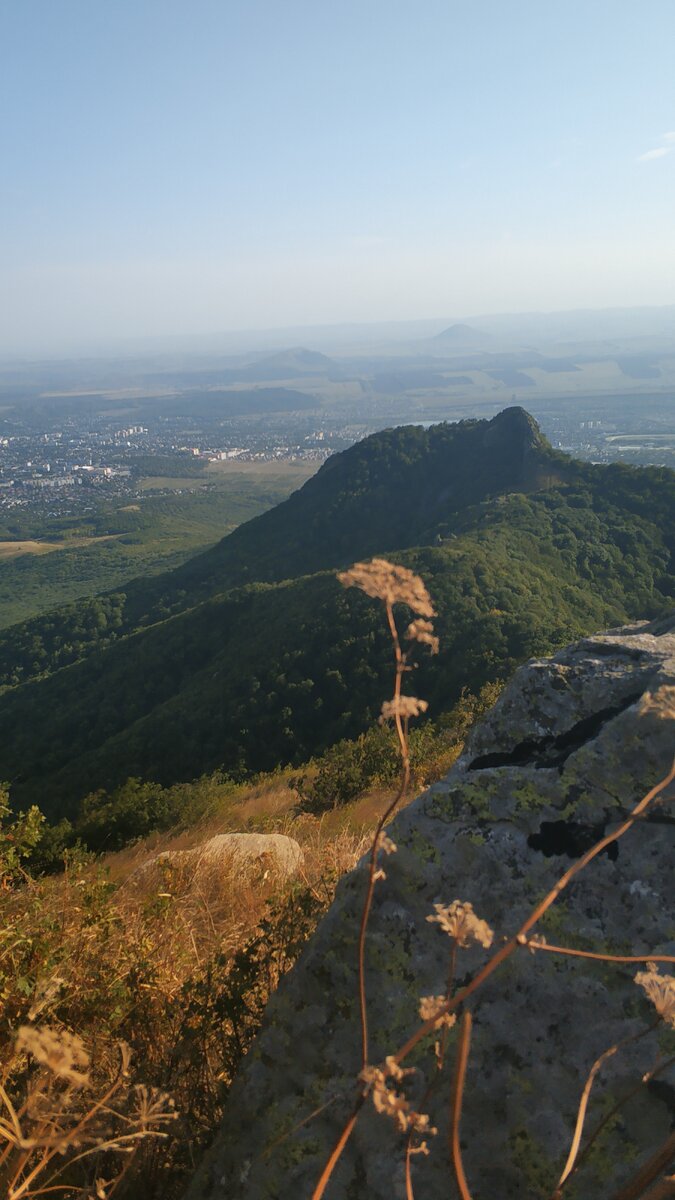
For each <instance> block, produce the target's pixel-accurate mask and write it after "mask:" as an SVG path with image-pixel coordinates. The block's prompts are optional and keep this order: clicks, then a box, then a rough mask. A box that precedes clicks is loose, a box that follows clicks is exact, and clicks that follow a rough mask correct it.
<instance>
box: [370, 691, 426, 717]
mask: <svg viewBox="0 0 675 1200" xmlns="http://www.w3.org/2000/svg"><path fill="white" fill-rule="evenodd" d="M428 707H429V705H428V703H427V701H426V700H418V699H417V696H394V699H393V700H385V701H384V703H383V705H382V713H381V720H382V721H388V720H390V719H391V718H393V717H401V719H402V720H408V718H409V717H419V716H420V714H421V713H425V712H426V711H427V709H428Z"/></svg>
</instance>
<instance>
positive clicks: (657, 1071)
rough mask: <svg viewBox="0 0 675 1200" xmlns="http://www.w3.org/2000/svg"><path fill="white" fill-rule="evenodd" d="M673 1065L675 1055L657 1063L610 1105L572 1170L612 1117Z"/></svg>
mask: <svg viewBox="0 0 675 1200" xmlns="http://www.w3.org/2000/svg"><path fill="white" fill-rule="evenodd" d="M673 1063H675V1055H673V1057H672V1058H667V1059H665V1061H664V1062H661V1063H658V1064H657V1066H655V1067H652V1069H651V1071H647V1072H646V1074H644V1075H643V1076H642V1079H640V1080H639V1082H638V1083H636V1084H635V1086H634V1087H632V1088H631V1089H630V1091H628V1092H625V1093H624V1095H623V1096H621V1098H620V1099H619V1100H617V1102H616V1104H614V1105H612V1107H611V1108H610V1110H609V1112H608V1113H605V1116H604V1117H603V1118H602V1120H601V1121H599V1122H598V1124H597V1125H596V1127H595V1129H594V1130H593V1132H592V1134H591V1135H590V1137H589V1139H588V1141H587V1142H586V1145H585V1146H584V1148H583V1150H582V1151H581V1154H580V1155H579V1157H578V1158H577V1161H576V1165H575V1168H574V1169H575V1171H578V1170H579V1167H580V1166H581V1164H582V1162H583V1161H584V1159H585V1158H586V1156H587V1155H588V1153H589V1152H590V1149H591V1147H592V1146H593V1144H594V1142H595V1141H596V1140H597V1139H598V1138H599V1136H600V1134H601V1133H602V1131H603V1129H604V1128H605V1127H606V1126H607V1125H608V1124H609V1122H610V1121H611V1119H612V1117H614V1116H616V1114H617V1113H618V1112H619V1110H620V1109H622V1108H623V1106H624V1104H627V1103H628V1101H629V1100H631V1099H632V1098H633V1096H635V1095H637V1093H638V1092H639V1091H640V1090H641V1089H642V1088H643V1087H644V1086H645V1085H646V1084H648V1083H650V1082H651V1080H652V1079H656V1077H657V1075H661V1074H662V1073H663V1071H667V1070H668V1067H672V1065H673Z"/></svg>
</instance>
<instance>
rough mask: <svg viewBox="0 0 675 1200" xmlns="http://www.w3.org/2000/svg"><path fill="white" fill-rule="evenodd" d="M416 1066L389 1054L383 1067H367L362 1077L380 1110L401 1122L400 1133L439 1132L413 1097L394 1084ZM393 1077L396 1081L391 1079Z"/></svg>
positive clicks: (376, 1106)
mask: <svg viewBox="0 0 675 1200" xmlns="http://www.w3.org/2000/svg"><path fill="white" fill-rule="evenodd" d="M413 1074H414V1069H411V1068H409V1067H408V1068H403V1067H400V1066H399V1064H398V1063H397V1062H396V1059H395V1058H394V1057H393V1056H392V1055H390V1056H389V1057H388V1058H385V1060H384V1064H383V1066H381V1067H370V1066H367V1067H364V1068H363V1070H362V1072H361V1074H360V1075H359V1079H360V1080H361V1082H362V1083H365V1084H366V1085H367V1087H368V1089H369V1091H370V1094H371V1096H372V1098H373V1104H374V1105H375V1108H376V1110H377V1112H379V1113H383V1114H384V1116H385V1117H389V1118H390V1119H391V1120H392V1121H394V1122H395V1124H396V1125H397V1126H398V1129H399V1130H400V1132H401V1133H408V1132H410V1131H411V1130H412V1131H414V1132H415V1133H422V1134H426V1135H427V1136H428V1135H430V1134H434V1133H436V1130H435V1129H434V1128H433V1126H432V1125H431V1123H430V1121H429V1117H428V1116H427V1114H426V1113H418V1112H415V1111H414V1109H413V1107H412V1105H411V1103H410V1101H409V1100H406V1098H405V1096H404V1095H403V1094H402V1092H398V1091H397V1090H396V1088H395V1086H394V1084H395V1083H399V1082H400V1081H401V1080H402V1079H404V1078H405V1076H406V1075H413ZM392 1081H393V1082H392Z"/></svg>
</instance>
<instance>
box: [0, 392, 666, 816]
mask: <svg viewBox="0 0 675 1200" xmlns="http://www.w3.org/2000/svg"><path fill="white" fill-rule="evenodd" d="M674 515H675V475H674V474H673V472H670V471H667V470H665V469H656V468H647V469H645V468H643V469H631V468H627V467H622V466H610V467H594V466H591V465H589V464H582V463H577V462H574V461H573V460H571V459H568V458H566V457H565V456H563V455H560V454H557V453H555V452H554V451H552V450H551V448H550V447H549V446H548V444H547V443H546V441H545V439H543V438H542V436H541V434H540V433H539V431H538V429H537V427H536V425H535V423H534V422H533V421H532V419H531V418H530V417H528V416H527V414H526V413H524V412H523V410H522V409H512V410H507V411H506V412H505V413H502V414H500V416H499V417H497V418H495V419H494V420H493V421H490V422H487V421H470V422H463V423H460V424H459V425H455V426H451V425H445V426H436V427H432V428H431V429H429V430H423V429H420V428H418V427H406V428H403V429H399V430H390V431H386V432H385V433H382V434H376V435H374V436H373V437H371V438H368V439H366V440H365V441H364V442H362V443H359V444H358V445H357V446H355V447H353V448H352V449H350V450H348V451H345V452H344V453H342V454H340V455H336V456H335V457H334V458H333V459H331V460H329V461H328V463H327V464H326V465H325V466H324V467H323V468H322V470H321V471H320V472H319V473H318V474H317V476H315V477H314V478H313V479H311V480H310V481H309V482H308V483H307V484H305V486H304V487H303V488H302V489H300V491H298V492H296V493H294V495H293V496H291V497H290V498H289V500H287V501H285V502H284V503H283V504H281V505H278V506H277V507H276V508H275V509H272V510H271V511H270V512H268V513H266V514H264V515H262V516H261V517H258V518H255V519H254V520H252V521H249V522H248V523H247V524H246V525H244V526H240V527H239V528H238V529H237V530H236V531H235V532H234V533H232V534H230V535H229V536H228V537H227V538H225V539H223V541H221V542H220V543H218V545H217V546H215V547H214V548H213V549H212V550H210V551H207V552H206V553H205V554H201V555H198V556H196V557H195V558H194V559H192V560H190V561H189V562H188V563H186V564H185V565H184V566H182V567H180V568H178V569H177V570H175V571H173V572H170V573H168V574H165V575H162V576H158V577H156V578H155V579H152V580H148V581H134V582H133V583H132V584H130V585H129V586H128V587H126V588H125V589H124V592H123V593H120V592H116V593H112V594H109V595H108V596H104V597H101V598H99V599H97V600H95V601H91V602H84V603H81V604H78V605H74V606H71V608H70V609H69V610H67V611H66V612H56V613H54V614H51V615H50V616H49V617H47V618H43V619H41V620H40V619H38V620H36V621H33V622H29V623H27V624H26V625H24V626H19V627H15V628H14V629H13V630H11V631H8V633H7V635H5V636H4V637H3V639H2V642H1V643H0V661H1V663H2V669H3V675H4V679H5V682H10V681H12V680H22V679H29V677H30V676H31V675H33V676H35V678H33V679H32V681H30V682H22V683H21V684H20V686H14V687H10V688H8V689H7V690H5V692H4V694H3V695H2V696H0V719H1V720H2V722H3V730H4V734H5V736H4V738H3V745H2V747H1V748H0V777H4V778H6V779H10V780H12V781H13V788H12V794H13V798H14V800H15V803H21V804H25V803H26V802H28V801H36V802H38V803H40V805H41V807H42V808H43V809H44V810H45V811H47V813H48V815H50V816H52V817H57V816H59V815H61V814H62V813H65V812H67V813H73V812H75V811H76V810H77V806H78V804H79V801H80V800H81V798H82V797H83V796H84V795H86V793H87V792H89V791H92V790H94V789H96V788H99V787H104V788H107V789H110V788H114V787H115V786H118V785H119V784H120V783H122V782H123V781H124V780H125V779H126V778H127V777H129V776H139V777H141V778H144V779H153V780H156V781H158V782H161V783H164V784H170V783H172V782H174V781H175V780H180V779H191V778H194V777H196V776H197V775H200V774H202V773H203V772H207V771H212V770H214V769H216V768H224V769H225V770H226V771H228V772H230V773H233V774H235V775H237V776H239V777H242V776H245V775H246V774H247V773H250V772H255V771H259V770H267V769H270V768H272V767H274V766H276V765H277V764H279V763H283V764H298V763H301V762H303V761H306V760H307V758H309V757H310V756H311V755H314V754H316V753H319V752H321V751H323V750H325V749H326V748H327V747H329V746H330V745H332V744H333V743H334V742H335V741H337V740H338V739H340V738H344V737H354V736H356V735H358V734H359V733H360V732H362V730H363V729H364V728H366V726H367V725H368V724H369V723H370V722H372V720H374V718H375V717H376V715H377V712H378V711H379V706H380V703H381V700H382V698H383V696H385V695H386V694H387V691H388V686H389V676H390V662H389V656H390V647H389V645H388V639H387V636H386V631H385V630H384V628H383V627H382V623H381V615H380V614H379V612H378V611H377V610H376V608H375V606H373V605H372V604H371V603H369V602H368V601H367V599H366V598H364V597H362V596H360V595H359V594H355V593H352V592H345V591H343V590H342V589H341V587H340V586H339V584H338V583H337V581H336V579H335V574H334V568H336V567H339V566H342V565H345V564H346V563H349V562H351V561H353V560H355V559H357V558H362V557H366V556H369V555H372V554H377V553H386V554H387V555H388V556H390V557H394V558H395V559H396V561H400V562H402V563H405V565H407V566H409V567H411V568H412V569H413V570H414V571H416V572H418V573H419V574H420V575H421V576H422V577H423V578H424V580H425V582H426V583H427V586H428V588H429V591H430V592H431V594H432V596H433V598H434V603H435V604H436V606H437V609H438V621H437V627H438V631H439V633H440V637H441V653H440V655H439V656H438V658H436V659H434V660H432V661H431V662H430V663H425V665H424V666H420V668H419V672H418V674H419V682H418V679H417V676H416V677H415V690H419V692H420V694H422V695H424V696H425V697H427V698H428V699H429V700H430V703H431V711H432V712H433V713H434V715H438V714H439V713H440V712H442V711H444V710H447V709H448V708H450V707H451V706H452V705H453V704H454V703H455V702H456V701H457V699H458V697H459V696H460V694H461V692H462V690H463V689H464V688H467V687H468V688H470V689H471V690H472V691H474V692H476V691H477V690H478V689H479V688H480V687H481V686H482V685H483V684H485V683H487V682H490V681H493V680H496V679H498V678H504V677H506V676H507V675H508V674H509V673H510V672H511V671H512V670H513V669H514V668H515V666H516V665H517V664H518V663H519V662H521V661H523V660H524V659H525V658H527V657H529V656H531V655H532V654H544V653H547V652H548V651H550V650H551V649H553V648H554V647H555V646H559V645H561V644H564V643H566V642H568V641H570V640H572V639H573V638H575V637H577V636H579V635H581V634H583V633H587V632H590V631H593V630H596V629H600V628H606V627H608V626H612V625H617V624H621V623H622V622H624V621H626V620H627V619H631V618H649V617H652V616H655V615H658V614H659V613H661V612H664V611H666V610H667V609H669V608H671V607H672V606H673V603H674V601H673V597H674V596H675V576H674V574H673V552H674V549H675V545H674V541H675V520H674V519H673V518H674ZM69 658H70V659H78V658H79V659H80V661H74V662H72V665H67V666H64V665H62V664H66V663H68V661H69ZM59 668H61V669H59ZM50 672H52V673H51V674H50ZM41 675H42V676H43V677H42V678H41V677H40V676H41Z"/></svg>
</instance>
